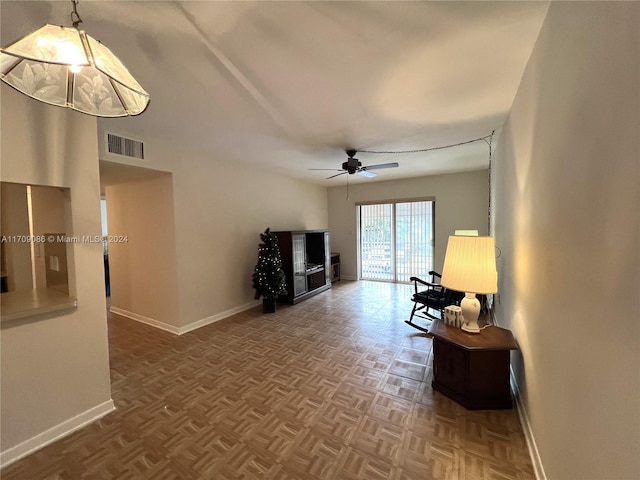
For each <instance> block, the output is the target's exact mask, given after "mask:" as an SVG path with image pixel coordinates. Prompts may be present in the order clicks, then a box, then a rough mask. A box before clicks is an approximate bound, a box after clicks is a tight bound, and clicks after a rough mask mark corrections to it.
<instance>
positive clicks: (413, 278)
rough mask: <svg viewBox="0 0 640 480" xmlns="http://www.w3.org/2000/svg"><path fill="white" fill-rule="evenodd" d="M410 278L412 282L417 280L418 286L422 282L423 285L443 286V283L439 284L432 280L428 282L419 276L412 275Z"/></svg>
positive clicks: (430, 286)
mask: <svg viewBox="0 0 640 480" xmlns="http://www.w3.org/2000/svg"><path fill="white" fill-rule="evenodd" d="M409 280H410V281H411V282H415V283H416V287H417V286H418V285H417V284H418V283H419V284H421V285H425V286H427V287H429V288H437V287H441V285H438V284H437V283H430V282H426V281H424V280H422V279H421V278H418V277H411V278H409Z"/></svg>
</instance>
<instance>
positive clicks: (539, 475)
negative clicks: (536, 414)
mask: <svg viewBox="0 0 640 480" xmlns="http://www.w3.org/2000/svg"><path fill="white" fill-rule="evenodd" d="M509 371H510V372H511V390H512V391H513V396H514V397H515V399H516V406H517V408H518V416H519V417H520V424H521V425H522V431H523V433H524V438H525V440H526V441H527V447H528V448H529V455H530V456H531V463H532V464H533V471H534V473H535V475H536V480H547V475H546V474H545V472H544V467H543V466H542V459H541V458H540V452H539V451H538V445H537V444H536V440H535V438H534V436H533V430H532V429H531V423H529V416H528V415H527V410H526V409H525V408H524V405H523V403H522V399H521V397H520V389H519V388H518V382H516V377H515V374H514V373H513V369H512V368H509Z"/></svg>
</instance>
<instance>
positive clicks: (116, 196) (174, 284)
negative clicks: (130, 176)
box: [105, 173, 179, 330]
mask: <svg viewBox="0 0 640 480" xmlns="http://www.w3.org/2000/svg"><path fill="white" fill-rule="evenodd" d="M105 194H106V195H105V196H106V200H107V215H108V219H107V224H108V228H109V231H108V236H109V237H111V238H112V241H111V242H110V243H109V276H110V286H111V309H112V311H115V312H117V313H121V314H133V315H134V316H138V317H143V319H149V320H150V321H151V323H153V322H159V326H162V327H163V328H166V329H168V330H172V328H171V327H177V326H179V307H178V279H177V263H176V241H175V222H174V217H173V185H172V180H171V174H169V173H166V174H160V175H158V176H154V177H153V178H148V179H142V180H136V181H132V182H124V183H120V184H117V185H110V186H107V187H106V189H105ZM173 330H175V329H173Z"/></svg>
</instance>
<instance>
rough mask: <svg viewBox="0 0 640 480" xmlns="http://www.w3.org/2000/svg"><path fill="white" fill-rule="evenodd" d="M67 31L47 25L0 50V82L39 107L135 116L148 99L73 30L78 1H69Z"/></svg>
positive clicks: (112, 59) (95, 44) (103, 51)
mask: <svg viewBox="0 0 640 480" xmlns="http://www.w3.org/2000/svg"><path fill="white" fill-rule="evenodd" d="M71 3H72V4H73V11H72V13H71V21H72V22H73V27H62V26H58V25H50V24H47V25H45V26H44V27H42V28H40V29H38V30H36V31H35V32H33V33H30V34H29V35H27V36H26V37H24V38H22V39H20V40H18V41H17V42H15V43H12V44H11V45H9V46H8V47H6V48H1V49H0V79H2V81H3V82H5V83H6V84H8V85H10V86H12V87H13V88H15V89H16V90H18V91H20V92H22V93H24V94H25V95H28V96H29V97H32V98H35V99H36V100H39V101H41V102H45V103H49V104H51V105H57V106H60V107H68V108H72V109H74V110H77V111H79V112H82V113H86V114H88V115H94V116H96V117H125V116H129V115H139V114H140V113H142V112H144V111H145V109H146V108H147V106H148V104H149V100H150V97H149V94H148V93H147V92H146V91H145V90H144V89H143V88H142V87H141V86H140V84H139V83H138V82H137V81H136V79H135V78H133V76H132V75H131V74H130V73H129V71H128V70H127V69H126V67H125V66H124V65H123V64H122V62H121V61H120V60H118V58H117V57H116V56H115V55H114V54H113V53H112V52H111V50H109V49H108V48H107V47H105V46H104V45H102V44H101V43H100V42H99V41H97V40H96V39H94V38H93V37H91V36H90V35H88V34H87V33H85V31H84V30H81V29H80V28H79V26H80V24H81V23H82V20H81V19H80V15H78V10H77V4H78V0H71Z"/></svg>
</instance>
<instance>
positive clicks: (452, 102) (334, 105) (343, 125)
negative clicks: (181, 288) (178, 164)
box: [0, 0, 548, 186]
mask: <svg viewBox="0 0 640 480" xmlns="http://www.w3.org/2000/svg"><path fill="white" fill-rule="evenodd" d="M71 8H72V5H71V2H70V1H54V2H44V1H42V2H24V1H18V2H9V1H4V0H2V2H1V3H0V16H1V30H0V33H1V40H2V42H1V43H2V46H6V45H8V44H9V43H11V42H13V41H14V40H16V39H18V38H19V37H21V36H23V35H25V34H26V33H28V32H30V31H32V30H35V29H36V28H39V27H40V26H42V25H43V24H45V23H53V24H60V25H66V26H70V24H71V20H70V17H69V15H70V12H71ZM547 8H548V3H546V2H482V1H472V2H406V3H405V2H212V1H204V2H199V1H187V2H168V1H167V2H146V1H138V2H136V1H125V2H115V1H114V2H112V1H85V0H80V2H79V4H78V13H79V14H80V16H81V18H82V20H83V21H84V23H83V25H82V26H83V28H84V29H85V30H86V31H87V32H88V33H89V34H91V35H92V36H93V37H95V38H97V39H98V40H101V41H102V42H103V43H104V44H105V45H106V46H108V47H109V48H110V49H111V50H112V51H113V52H114V53H115V54H116V55H117V56H118V57H119V58H120V59H121V60H122V61H123V63H124V64H125V65H126V66H127V67H128V69H129V70H130V71H131V73H132V74H133V75H134V76H135V77H136V79H137V80H138V81H139V82H140V84H141V85H142V86H143V87H144V88H145V89H146V90H147V91H148V92H149V93H150V94H151V104H150V106H149V108H148V110H147V111H146V112H144V113H143V114H142V115H140V116H138V117H133V118H125V119H109V120H102V119H101V120H100V121H101V122H104V125H105V127H106V128H107V129H108V130H113V131H117V132H120V133H126V134H128V135H131V136H132V137H133V138H137V139H141V140H145V139H146V138H151V137H162V138H165V139H170V140H172V141H174V142H176V143H177V144H180V145H188V146H189V148H193V149H199V150H204V151H207V152H210V153H211V154H212V162H215V159H216V158H226V159H230V160H232V161H242V162H255V163H257V164H262V165H264V166H266V167H268V168H271V169H275V170H277V171H280V172H282V173H283V174H289V175H292V176H295V177H298V178H301V179H305V180H308V181H311V182H314V183H318V184H320V185H327V186H332V185H340V184H343V183H345V182H346V178H345V177H346V175H343V176H339V177H337V178H334V179H331V180H325V177H327V176H329V175H331V174H332V173H331V172H323V171H310V170H308V169H310V168H327V169H329V168H336V169H337V168H340V165H341V163H342V162H343V161H345V160H346V155H345V154H344V149H345V148H353V149H357V150H377V151H379V150H383V151H398V150H412V149H424V148H430V147H437V146H442V145H448V144H454V143H458V142H464V141H467V140H471V139H474V138H478V137H483V136H485V135H489V134H490V133H491V131H492V130H498V131H499V129H500V128H501V126H502V125H503V123H504V121H505V119H506V115H507V114H508V111H509V109H510V107H511V103H512V101H513V98H514V96H515V94H516V90H517V88H518V85H519V83H520V79H521V77H522V74H523V71H524V68H525V66H526V64H527V61H528V59H529V56H530V54H531V51H532V49H533V46H534V43H535V41H536V38H537V36H538V33H539V30H540V26H541V24H542V21H543V20H544V16H545V14H546V11H547ZM51 108H55V107H51ZM357 157H358V158H359V159H360V161H361V162H362V163H363V165H371V164H378V163H387V162H399V163H400V167H399V168H396V169H386V170H380V171H378V172H377V173H378V176H377V177H376V178H375V179H365V178H362V177H359V176H357V175H354V176H351V177H350V180H351V181H366V182H371V181H377V180H389V179H395V178H407V177H413V176H421V175H429V174H434V173H444V172H454V171H464V170H475V169H480V168H483V167H486V166H487V164H488V146H487V144H486V143H485V142H483V141H479V142H475V143H472V144H469V145H466V146H461V147H455V148H450V149H445V150H438V151H434V152H428V153H418V154H369V153H360V154H358V155H357Z"/></svg>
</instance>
